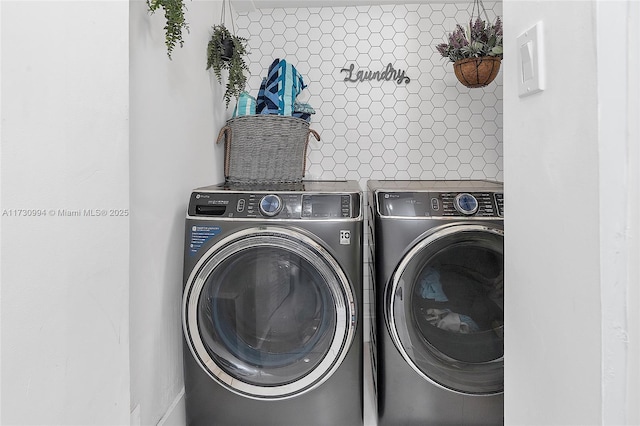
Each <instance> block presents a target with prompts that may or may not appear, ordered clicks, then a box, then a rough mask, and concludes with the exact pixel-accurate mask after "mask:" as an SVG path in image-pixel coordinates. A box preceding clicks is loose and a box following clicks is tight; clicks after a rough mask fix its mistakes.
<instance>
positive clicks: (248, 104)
mask: <svg viewBox="0 0 640 426" xmlns="http://www.w3.org/2000/svg"><path fill="white" fill-rule="evenodd" d="M255 113H256V98H254V97H253V96H251V95H250V94H248V93H247V92H242V93H240V97H238V103H237V104H236V108H235V109H234V110H233V116H232V118H235V117H240V116H242V115H253V114H255Z"/></svg>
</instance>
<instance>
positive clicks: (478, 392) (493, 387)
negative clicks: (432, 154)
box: [367, 180, 504, 426]
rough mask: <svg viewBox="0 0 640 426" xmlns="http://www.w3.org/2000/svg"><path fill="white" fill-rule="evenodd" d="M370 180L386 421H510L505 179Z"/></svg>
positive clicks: (376, 361) (380, 399)
mask: <svg viewBox="0 0 640 426" xmlns="http://www.w3.org/2000/svg"><path fill="white" fill-rule="evenodd" d="M367 186H368V205H369V209H370V210H369V211H370V221H369V223H370V227H371V230H370V235H371V237H370V244H369V246H370V249H371V258H372V265H373V267H372V269H373V272H372V273H373V288H374V293H375V316H376V318H375V321H374V325H375V327H374V328H375V329H374V332H373V333H372V336H371V342H372V351H371V353H372V357H373V359H372V366H373V369H374V370H375V371H374V377H375V379H376V380H375V383H376V394H377V405H378V407H377V411H378V424H379V425H380V426H384V425H393V426H400V425H421V426H425V425H438V426H443V425H500V424H503V422H504V420H503V419H504V415H503V405H504V402H503V401H504V399H503V389H504V388H503V384H504V370H503V348H504V345H503V342H504V303H503V301H504V279H503V276H504V274H503V271H504V254H503V248H504V228H503V214H504V201H503V190H502V184H501V183H498V182H491V181H479V180H474V181H376V180H371V181H369V182H368V184H367Z"/></svg>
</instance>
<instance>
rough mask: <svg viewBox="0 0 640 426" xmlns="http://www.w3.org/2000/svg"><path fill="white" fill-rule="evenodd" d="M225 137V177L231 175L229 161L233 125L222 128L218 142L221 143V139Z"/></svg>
mask: <svg viewBox="0 0 640 426" xmlns="http://www.w3.org/2000/svg"><path fill="white" fill-rule="evenodd" d="M222 138H224V177H225V179H226V178H228V177H229V163H230V160H231V127H230V126H224V127H223V128H222V129H220V133H218V139H217V140H216V144H219V143H220V141H221V140H222Z"/></svg>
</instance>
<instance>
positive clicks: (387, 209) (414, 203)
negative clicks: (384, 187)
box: [379, 193, 429, 217]
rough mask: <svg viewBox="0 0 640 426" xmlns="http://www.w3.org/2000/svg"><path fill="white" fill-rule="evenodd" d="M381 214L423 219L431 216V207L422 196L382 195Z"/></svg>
mask: <svg viewBox="0 0 640 426" xmlns="http://www.w3.org/2000/svg"><path fill="white" fill-rule="evenodd" d="M379 196H380V198H381V199H380V206H381V210H382V211H381V212H380V213H381V214H382V215H384V216H399V217H422V216H428V215H429V207H428V204H427V203H426V201H425V199H424V196H422V194H415V193H382V194H380V195H379Z"/></svg>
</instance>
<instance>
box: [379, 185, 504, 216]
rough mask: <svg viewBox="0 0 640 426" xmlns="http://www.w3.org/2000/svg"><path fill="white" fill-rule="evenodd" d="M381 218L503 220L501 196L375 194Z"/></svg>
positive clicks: (486, 193)
mask: <svg viewBox="0 0 640 426" xmlns="http://www.w3.org/2000/svg"><path fill="white" fill-rule="evenodd" d="M377 197H378V199H377V202H378V211H379V214H380V215H382V216H396V217H433V216H438V217H448V216H453V217H485V218H486V217H503V214H504V213H503V211H504V201H503V194H502V193H501V192H404V191H397V192H396V191H389V192H386V191H381V192H378V194H377Z"/></svg>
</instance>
